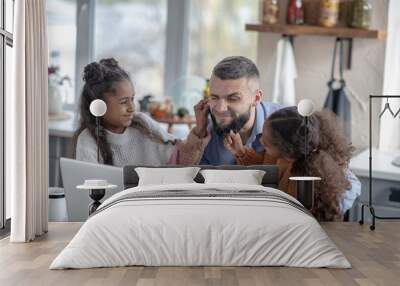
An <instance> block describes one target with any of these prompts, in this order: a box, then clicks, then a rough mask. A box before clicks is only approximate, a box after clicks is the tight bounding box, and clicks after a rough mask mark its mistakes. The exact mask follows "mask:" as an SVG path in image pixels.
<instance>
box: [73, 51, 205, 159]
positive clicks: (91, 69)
mask: <svg viewBox="0 0 400 286" xmlns="http://www.w3.org/2000/svg"><path fill="white" fill-rule="evenodd" d="M83 80H84V86H83V89H82V94H81V102H80V126H79V128H78V130H77V131H76V132H75V135H74V145H75V146H74V153H75V154H74V157H75V158H76V159H77V160H81V161H87V162H94V163H103V164H107V165H114V166H124V165H164V164H168V163H171V164H183V165H188V164H192V163H193V162H194V161H196V160H197V159H196V158H197V157H196V156H200V154H202V150H201V149H200V148H201V145H200V144H195V145H193V144H191V145H188V146H198V147H199V150H190V151H189V150H185V147H186V145H185V144H184V142H182V141H180V140H175V139H174V138H173V136H172V135H171V134H168V133H167V132H166V131H165V130H163V129H162V128H161V126H160V125H159V124H158V123H157V122H155V121H154V120H153V119H151V118H150V117H149V116H148V115H146V114H144V113H141V112H135V106H134V96H135V90H134V86H133V84H132V81H131V79H130V77H129V75H128V73H127V72H126V71H125V70H124V69H122V68H121V67H120V66H119V64H118V62H117V61H116V60H115V59H113V58H109V59H102V60H100V61H99V62H93V63H90V64H88V65H87V66H86V67H85V69H84V72H83ZM95 99H102V100H104V101H105V103H106V105H107V112H106V113H105V114H104V116H103V117H101V118H100V127H101V128H100V132H99V146H98V147H99V151H100V159H99V160H100V162H97V144H96V141H97V135H96V118H95V117H94V116H93V115H92V114H91V113H90V111H89V106H90V103H91V102H92V101H93V100H95ZM190 136H191V135H189V137H188V139H187V140H190V138H191V137H190ZM186 149H188V148H187V147H186Z"/></svg>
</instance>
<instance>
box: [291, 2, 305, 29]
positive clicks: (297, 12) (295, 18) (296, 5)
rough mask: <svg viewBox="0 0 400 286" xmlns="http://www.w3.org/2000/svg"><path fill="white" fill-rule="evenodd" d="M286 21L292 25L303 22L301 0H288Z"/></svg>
mask: <svg viewBox="0 0 400 286" xmlns="http://www.w3.org/2000/svg"><path fill="white" fill-rule="evenodd" d="M287 22H288V24H292V25H302V24H304V8H303V1H302V0H290V3H289V6H288V11H287Z"/></svg>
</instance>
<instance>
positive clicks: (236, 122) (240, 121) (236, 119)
mask: <svg viewBox="0 0 400 286" xmlns="http://www.w3.org/2000/svg"><path fill="white" fill-rule="evenodd" d="M228 112H229V113H230V114H231V116H232V118H233V120H232V122H231V123H229V124H228V125H225V126H219V125H218V123H217V120H216V118H215V116H214V115H213V114H212V112H210V115H211V120H212V123H213V127H214V131H215V132H216V133H217V134H218V135H219V136H225V135H226V134H228V133H230V132H231V130H232V131H233V132H235V133H237V132H239V130H240V129H242V128H243V126H244V125H245V124H246V123H247V121H249V119H250V114H251V107H249V110H248V111H247V112H244V113H242V114H239V116H237V115H236V114H235V113H234V112H233V111H232V110H229V109H228Z"/></svg>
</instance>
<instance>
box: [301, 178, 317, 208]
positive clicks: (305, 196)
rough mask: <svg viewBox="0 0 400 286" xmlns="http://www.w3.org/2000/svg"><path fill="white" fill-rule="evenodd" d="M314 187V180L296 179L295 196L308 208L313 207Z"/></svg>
mask: <svg viewBox="0 0 400 286" xmlns="http://www.w3.org/2000/svg"><path fill="white" fill-rule="evenodd" d="M314 189H315V188H314V181H297V198H298V200H299V202H301V203H302V204H303V206H304V207H305V208H306V209H308V210H312V208H313V207H314V193H315V191H314Z"/></svg>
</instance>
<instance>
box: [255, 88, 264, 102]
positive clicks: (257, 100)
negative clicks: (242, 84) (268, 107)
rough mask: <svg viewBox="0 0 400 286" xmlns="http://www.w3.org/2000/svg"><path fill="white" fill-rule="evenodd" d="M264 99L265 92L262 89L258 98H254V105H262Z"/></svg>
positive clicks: (257, 95) (258, 93)
mask: <svg viewBox="0 0 400 286" xmlns="http://www.w3.org/2000/svg"><path fill="white" fill-rule="evenodd" d="M262 97H263V92H262V91H261V90H260V89H258V90H257V93H256V96H255V98H254V105H257V104H258V103H260V102H261V100H262Z"/></svg>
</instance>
